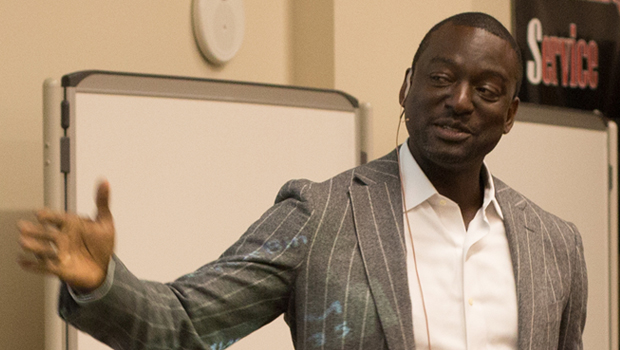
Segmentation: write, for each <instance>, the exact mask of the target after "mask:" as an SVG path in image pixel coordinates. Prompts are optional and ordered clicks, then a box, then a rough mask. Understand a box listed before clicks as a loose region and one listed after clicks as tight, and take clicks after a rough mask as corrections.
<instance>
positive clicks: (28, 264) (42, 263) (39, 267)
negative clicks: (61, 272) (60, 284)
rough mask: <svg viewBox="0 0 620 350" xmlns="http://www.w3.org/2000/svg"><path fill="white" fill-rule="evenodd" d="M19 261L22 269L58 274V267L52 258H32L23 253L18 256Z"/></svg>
mask: <svg viewBox="0 0 620 350" xmlns="http://www.w3.org/2000/svg"><path fill="white" fill-rule="evenodd" d="M17 263H18V264H19V266H21V268H22V269H24V270H27V271H30V272H34V273H39V274H56V273H57V271H56V270H57V269H56V267H55V265H54V263H53V262H52V261H51V260H47V259H32V258H29V257H27V256H24V255H21V256H19V257H18V258H17Z"/></svg>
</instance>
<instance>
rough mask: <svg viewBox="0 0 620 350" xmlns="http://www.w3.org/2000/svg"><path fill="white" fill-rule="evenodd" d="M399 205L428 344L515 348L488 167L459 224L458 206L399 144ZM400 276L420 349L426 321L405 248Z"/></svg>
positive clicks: (508, 275) (437, 349) (507, 273)
mask: <svg viewBox="0 0 620 350" xmlns="http://www.w3.org/2000/svg"><path fill="white" fill-rule="evenodd" d="M400 166H401V172H402V177H403V184H404V192H405V200H406V206H407V207H406V211H405V214H404V215H408V216H409V222H410V224H411V230H412V231H413V232H412V235H413V240H414V242H415V253H416V260H417V268H418V272H419V274H420V282H421V284H422V291H423V293H424V299H425V305H426V310H427V313H428V328H429V329H430V339H431V346H432V349H433V350H457V349H469V350H479V349H493V350H496V349H497V350H505V349H516V348H517V332H518V325H517V323H518V321H517V320H518V314H517V295H516V287H515V280H514V273H513V268H512V262H511V259H510V251H509V248H508V240H507V238H506V232H505V229H504V224H503V221H502V220H503V215H502V212H501V209H500V207H499V204H498V203H497V200H496V199H495V187H494V184H493V178H492V177H491V174H490V173H489V172H488V170H487V168H486V165H485V167H484V171H486V172H487V179H488V181H487V182H486V184H485V189H484V200H483V204H482V207H481V208H480V209H479V210H478V212H477V213H476V216H475V217H474V219H473V220H472V221H471V222H470V223H469V227H468V228H467V229H466V228H465V224H464V221H463V217H462V215H461V211H460V209H459V206H458V205H457V204H456V203H455V202H454V201H452V200H450V199H449V198H447V197H444V196H442V195H440V194H439V193H438V192H437V190H436V189H435V187H434V186H433V185H432V184H431V182H430V181H429V180H428V178H427V177H426V175H425V174H424V172H423V171H422V169H420V167H419V166H418V164H417V163H416V161H415V160H414V158H413V156H412V155H411V152H410V151H409V147H408V146H407V142H405V143H404V144H403V145H402V147H401V149H400ZM403 219H405V222H404V228H405V238H406V245H407V276H408V280H409V290H410V293H411V302H412V307H413V310H412V311H413V329H414V335H415V345H416V349H417V350H423V349H428V339H427V335H426V322H425V317H424V311H423V306H422V300H421V297H420V288H419V284H418V279H417V276H416V270H415V264H414V259H413V254H412V245H411V239H410V236H409V231H408V228H407V221H406V218H405V217H404V216H403Z"/></svg>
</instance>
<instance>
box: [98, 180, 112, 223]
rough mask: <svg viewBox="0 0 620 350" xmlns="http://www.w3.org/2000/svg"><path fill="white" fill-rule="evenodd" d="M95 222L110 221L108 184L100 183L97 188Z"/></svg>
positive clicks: (106, 182)
mask: <svg viewBox="0 0 620 350" xmlns="http://www.w3.org/2000/svg"><path fill="white" fill-rule="evenodd" d="M96 203H97V221H102V220H112V213H111V212H110V205H109V204H110V183H109V182H108V181H107V180H106V181H102V182H101V183H100V184H99V187H98V188H97V199H96Z"/></svg>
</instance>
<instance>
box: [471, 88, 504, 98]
mask: <svg viewBox="0 0 620 350" xmlns="http://www.w3.org/2000/svg"><path fill="white" fill-rule="evenodd" d="M476 91H478V93H479V94H480V96H482V98H484V99H485V100H488V101H497V100H498V99H499V96H500V92H499V91H498V90H497V89H493V88H491V87H486V86H480V87H478V88H476Z"/></svg>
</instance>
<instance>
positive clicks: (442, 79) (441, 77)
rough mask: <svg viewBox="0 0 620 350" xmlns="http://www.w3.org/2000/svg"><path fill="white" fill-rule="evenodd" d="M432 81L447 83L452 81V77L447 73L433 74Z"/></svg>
mask: <svg viewBox="0 0 620 350" xmlns="http://www.w3.org/2000/svg"><path fill="white" fill-rule="evenodd" d="M431 81H432V82H433V83H435V84H447V83H449V82H450V79H448V77H447V76H445V75H440V74H433V75H431Z"/></svg>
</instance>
